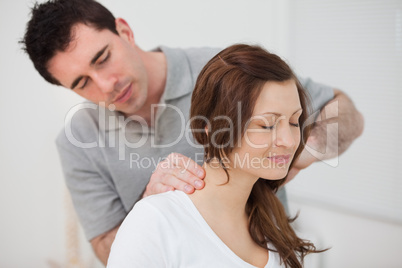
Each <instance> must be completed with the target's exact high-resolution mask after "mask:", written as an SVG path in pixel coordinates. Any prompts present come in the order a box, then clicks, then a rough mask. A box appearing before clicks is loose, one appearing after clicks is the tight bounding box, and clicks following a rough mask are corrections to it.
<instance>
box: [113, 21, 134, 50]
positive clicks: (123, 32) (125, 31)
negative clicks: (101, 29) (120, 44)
mask: <svg viewBox="0 0 402 268" xmlns="http://www.w3.org/2000/svg"><path fill="white" fill-rule="evenodd" d="M115 22H116V30H117V32H118V33H119V36H120V37H122V38H124V39H125V40H127V41H128V42H130V43H131V44H133V45H135V42H134V33H133V31H132V30H131V28H130V25H128V23H127V21H125V20H124V19H122V18H117V19H116V20H115Z"/></svg>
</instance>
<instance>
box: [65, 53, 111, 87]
mask: <svg viewBox="0 0 402 268" xmlns="http://www.w3.org/2000/svg"><path fill="white" fill-rule="evenodd" d="M107 47H108V45H106V46H104V47H103V48H102V49H101V50H99V51H98V52H97V53H96V54H95V56H94V57H93V58H92V60H91V63H90V65H94V64H95V62H96V61H97V60H98V59H99V57H100V56H102V54H103V53H105V50H106V49H107ZM82 78H84V77H83V76H80V77H77V78H76V79H75V80H74V82H73V83H72V84H71V87H70V88H71V89H74V88H75V87H76V86H77V85H78V83H79V82H80V81H81V79H82Z"/></svg>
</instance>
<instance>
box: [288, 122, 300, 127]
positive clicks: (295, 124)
mask: <svg viewBox="0 0 402 268" xmlns="http://www.w3.org/2000/svg"><path fill="white" fill-rule="evenodd" d="M289 124H290V125H291V126H292V127H299V126H300V125H299V123H289Z"/></svg>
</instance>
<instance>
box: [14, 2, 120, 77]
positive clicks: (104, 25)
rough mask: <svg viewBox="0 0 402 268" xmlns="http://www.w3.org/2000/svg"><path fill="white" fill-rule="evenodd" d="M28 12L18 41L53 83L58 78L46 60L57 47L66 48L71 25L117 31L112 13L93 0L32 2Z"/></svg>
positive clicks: (40, 70) (58, 48) (62, 49)
mask: <svg viewBox="0 0 402 268" xmlns="http://www.w3.org/2000/svg"><path fill="white" fill-rule="evenodd" d="M31 15H32V17H31V20H30V21H29V22H28V23H27V28H26V32H25V35H24V37H23V39H22V40H21V41H20V43H22V44H23V50H25V51H26V52H27V54H28V55H29V57H30V59H31V60H32V62H33V64H34V66H35V68H36V70H37V71H38V72H39V73H40V74H41V75H42V77H43V78H45V79H46V81H48V82H50V83H52V84H56V85H60V82H59V81H58V80H57V79H56V78H54V77H53V76H52V75H51V74H50V73H49V71H48V70H47V64H48V61H49V60H50V59H51V58H52V57H53V56H54V55H55V54H56V53H57V52H58V51H64V50H65V49H67V47H68V45H69V44H70V42H71V41H72V38H74V37H73V36H72V35H73V33H72V31H71V29H72V27H73V26H75V25H76V24H77V23H83V24H85V25H88V26H91V27H93V28H95V29H97V30H103V29H108V30H110V31H112V32H113V33H115V34H118V33H117V30H116V23H115V17H114V16H113V14H112V13H111V12H110V11H109V10H108V9H107V8H105V7H104V6H102V5H101V4H100V3H98V2H96V1H94V0H50V1H47V2H45V3H42V4H38V3H35V5H34V7H33V8H32V10H31Z"/></svg>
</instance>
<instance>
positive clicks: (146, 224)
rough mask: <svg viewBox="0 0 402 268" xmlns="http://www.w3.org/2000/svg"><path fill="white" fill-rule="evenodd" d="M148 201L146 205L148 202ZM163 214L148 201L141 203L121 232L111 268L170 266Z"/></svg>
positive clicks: (116, 240)
mask: <svg viewBox="0 0 402 268" xmlns="http://www.w3.org/2000/svg"><path fill="white" fill-rule="evenodd" d="M144 201H145V202H144ZM163 222H164V221H163V216H162V214H161V213H160V212H159V211H158V210H157V209H156V208H155V207H154V206H152V205H149V204H148V203H147V202H146V200H142V201H140V202H137V203H136V205H135V206H134V208H133V209H132V211H131V212H130V213H129V214H128V216H127V217H126V219H125V220H124V222H123V224H122V225H121V226H120V228H119V231H118V232H117V235H116V238H115V240H114V242H113V244H112V248H111V251H110V255H109V259H108V262H107V267H108V268H126V267H127V268H129V267H130V268H131V267H147V268H148V267H149V268H153V267H155V268H157V267H158V268H160V267H167V266H169V265H167V263H166V260H165V259H166V258H165V255H166V254H164V252H165V250H164V246H165V245H164V244H165V241H163V240H164V235H163V234H164V231H163V229H164V224H163Z"/></svg>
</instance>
